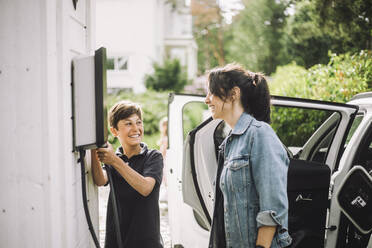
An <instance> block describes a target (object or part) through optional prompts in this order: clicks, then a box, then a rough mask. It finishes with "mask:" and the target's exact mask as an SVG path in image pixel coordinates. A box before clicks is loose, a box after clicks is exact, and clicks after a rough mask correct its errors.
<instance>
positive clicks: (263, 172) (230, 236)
mask: <svg viewBox="0 0 372 248" xmlns="http://www.w3.org/2000/svg"><path fill="white" fill-rule="evenodd" d="M205 103H206V104H207V105H208V107H209V110H210V111H211V113H212V117H213V118H214V119H223V120H224V121H225V123H227V124H228V125H229V126H230V127H231V129H232V131H231V133H230V134H229V135H228V136H227V137H226V139H225V140H224V141H223V142H222V144H221V146H220V155H219V157H220V158H219V169H218V173H217V180H216V197H215V199H216V200H215V210H214V215H213V221H212V230H211V236H210V244H209V247H218V248H220V247H233V248H251V247H265V248H269V247H286V246H288V245H290V243H291V238H290V236H289V234H288V199H287V170H288V164H289V159H288V156H287V153H286V150H285V148H284V147H283V145H282V143H281V142H280V140H279V138H278V137H277V135H276V134H275V132H274V131H273V129H272V128H271V127H270V125H269V124H268V123H270V93H269V89H268V85H267V82H266V79H265V77H264V76H263V75H261V74H258V73H252V72H249V71H246V70H244V69H243V68H242V67H241V66H239V65H236V64H229V65H226V66H225V67H222V68H217V69H213V70H211V71H210V72H209V75H208V94H207V96H206V99H205Z"/></svg>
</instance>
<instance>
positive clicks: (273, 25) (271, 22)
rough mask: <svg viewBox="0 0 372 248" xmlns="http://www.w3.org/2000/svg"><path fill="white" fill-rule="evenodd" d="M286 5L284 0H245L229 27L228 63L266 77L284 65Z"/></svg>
mask: <svg viewBox="0 0 372 248" xmlns="http://www.w3.org/2000/svg"><path fill="white" fill-rule="evenodd" d="M288 4H289V3H288V2H287V1H283V0H282V1H276V0H246V1H244V5H245V8H244V9H243V10H242V11H241V12H240V13H239V14H238V15H237V16H236V18H235V20H234V22H233V23H232V25H231V29H232V39H231V41H230V42H229V44H228V51H229V52H228V60H229V61H236V62H239V63H241V64H243V65H245V66H246V67H247V68H248V69H250V70H252V71H263V72H265V73H266V74H270V73H272V72H274V71H275V68H276V66H277V65H280V64H284V63H286V62H287V61H286V60H285V57H283V55H284V53H283V49H282V43H281V42H282V36H283V28H284V26H285V20H286V12H285V10H286V8H287V7H288Z"/></svg>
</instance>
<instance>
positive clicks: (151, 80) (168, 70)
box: [145, 59, 188, 92]
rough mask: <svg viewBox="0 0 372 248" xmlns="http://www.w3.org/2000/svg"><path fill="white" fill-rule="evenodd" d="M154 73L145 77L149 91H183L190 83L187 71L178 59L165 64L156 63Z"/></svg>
mask: <svg viewBox="0 0 372 248" xmlns="http://www.w3.org/2000/svg"><path fill="white" fill-rule="evenodd" d="M153 67H154V73H153V74H151V75H149V74H147V75H146V76H145V85H146V88H147V89H152V90H156V91H166V90H173V91H175V92H179V91H181V90H182V89H183V88H184V87H185V85H186V84H187V83H188V80H187V74H186V70H185V69H184V68H182V66H181V63H180V61H179V60H178V59H172V60H171V59H166V60H165V61H164V64H163V65H161V64H158V63H154V64H153Z"/></svg>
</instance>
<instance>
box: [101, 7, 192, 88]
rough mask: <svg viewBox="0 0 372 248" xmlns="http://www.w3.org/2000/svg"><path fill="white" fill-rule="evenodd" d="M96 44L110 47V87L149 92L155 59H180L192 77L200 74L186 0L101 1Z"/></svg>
mask: <svg viewBox="0 0 372 248" xmlns="http://www.w3.org/2000/svg"><path fill="white" fill-rule="evenodd" d="M96 16H97V19H96V47H97V48H99V47H101V46H103V47H106V48H107V57H108V69H109V70H108V72H107V86H108V88H109V90H110V91H114V90H117V89H124V90H131V91H133V92H143V91H145V85H144V76H145V75H146V74H149V73H152V72H153V69H152V64H153V63H154V62H157V63H162V62H163V61H164V59H165V58H178V59H179V60H180V62H181V64H182V65H183V66H185V67H187V75H188V78H189V79H194V78H195V77H196V73H197V45H196V42H195V40H194V38H193V36H192V16H191V13H190V4H189V1H187V0H186V1H185V0H174V1H167V0H136V1H133V0H97V8H96Z"/></svg>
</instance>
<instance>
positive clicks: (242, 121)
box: [231, 112, 254, 135]
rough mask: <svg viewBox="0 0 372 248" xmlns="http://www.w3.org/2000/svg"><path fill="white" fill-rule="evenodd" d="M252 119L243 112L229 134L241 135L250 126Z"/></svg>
mask: <svg viewBox="0 0 372 248" xmlns="http://www.w3.org/2000/svg"><path fill="white" fill-rule="evenodd" d="M253 120H254V118H253V117H252V116H251V115H249V114H247V113H246V112H243V113H242V114H241V116H240V117H239V120H238V122H237V123H236V125H235V127H234V128H233V130H232V132H231V134H234V135H241V134H243V133H244V132H245V131H246V130H247V129H248V127H249V126H250V125H251V124H252V121H253Z"/></svg>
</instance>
